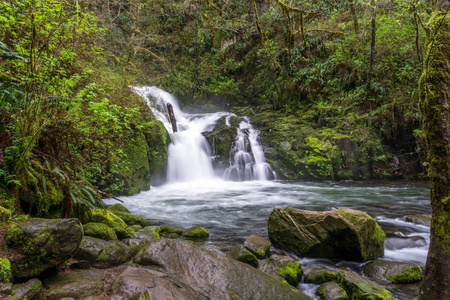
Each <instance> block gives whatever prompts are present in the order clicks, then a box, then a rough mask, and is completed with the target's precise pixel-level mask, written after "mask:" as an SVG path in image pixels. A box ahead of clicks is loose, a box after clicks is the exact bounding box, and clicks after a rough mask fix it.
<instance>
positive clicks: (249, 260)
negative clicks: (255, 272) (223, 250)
mask: <svg viewBox="0 0 450 300" xmlns="http://www.w3.org/2000/svg"><path fill="white" fill-rule="evenodd" d="M229 256H230V257H231V258H233V259H235V260H237V261H240V262H243V263H246V264H249V265H250V266H252V267H255V268H258V264H259V263H258V259H257V258H256V256H255V255H254V254H253V253H251V252H250V251H248V250H247V249H246V248H245V247H244V246H237V247H236V248H234V249H233V250H232V251H231V252H230V254H229Z"/></svg>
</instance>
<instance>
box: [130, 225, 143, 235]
mask: <svg viewBox="0 0 450 300" xmlns="http://www.w3.org/2000/svg"><path fill="white" fill-rule="evenodd" d="M141 229H142V226H141V225H133V226H130V227H128V232H129V233H130V234H131V235H133V236H134V234H135V233H136V232H138V231H139V230H141Z"/></svg>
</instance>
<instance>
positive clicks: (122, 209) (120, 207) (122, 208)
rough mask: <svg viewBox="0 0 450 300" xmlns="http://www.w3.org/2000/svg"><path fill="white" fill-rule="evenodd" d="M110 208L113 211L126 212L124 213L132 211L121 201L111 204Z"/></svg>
mask: <svg viewBox="0 0 450 300" xmlns="http://www.w3.org/2000/svg"><path fill="white" fill-rule="evenodd" d="M108 210H110V211H112V212H113V213H117V212H124V213H128V214H129V213H130V211H129V210H128V208H126V207H125V206H124V205H122V204H120V203H116V204H113V205H111V206H110V207H109V208H108Z"/></svg>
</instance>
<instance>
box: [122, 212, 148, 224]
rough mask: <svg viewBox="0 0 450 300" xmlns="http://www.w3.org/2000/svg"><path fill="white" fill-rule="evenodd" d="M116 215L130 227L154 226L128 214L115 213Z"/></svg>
mask: <svg viewBox="0 0 450 300" xmlns="http://www.w3.org/2000/svg"><path fill="white" fill-rule="evenodd" d="M114 214H115V215H116V216H118V217H119V218H121V219H122V220H123V221H124V222H125V224H127V225H128V226H133V225H140V226H142V227H145V226H149V225H152V222H150V221H148V220H146V219H144V218H141V217H138V216H133V215H131V214H129V213H126V212H114Z"/></svg>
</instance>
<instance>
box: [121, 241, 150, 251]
mask: <svg viewBox="0 0 450 300" xmlns="http://www.w3.org/2000/svg"><path fill="white" fill-rule="evenodd" d="M122 242H123V243H125V245H127V246H129V247H131V249H132V250H133V252H134V254H136V253H138V252H139V251H140V250H141V249H142V248H144V247H145V245H147V244H148V242H149V239H145V240H144V239H124V240H123V241H122Z"/></svg>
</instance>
